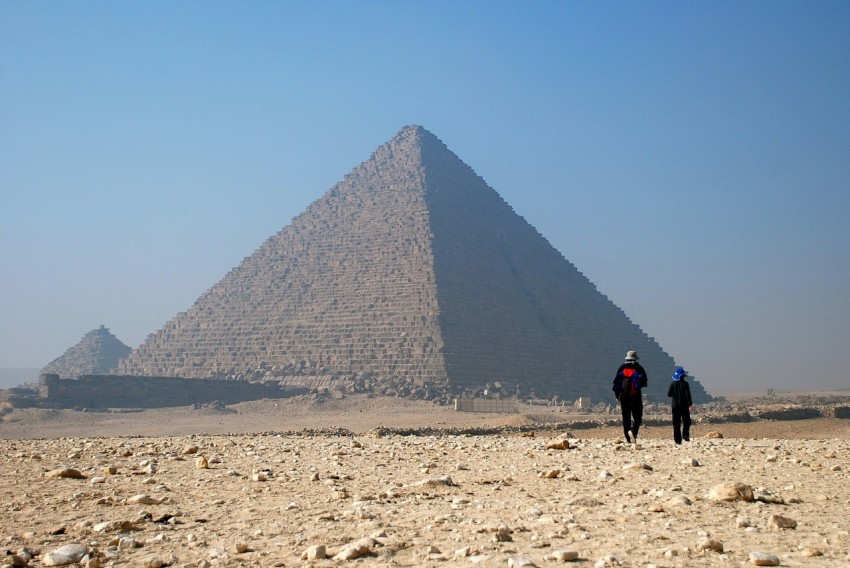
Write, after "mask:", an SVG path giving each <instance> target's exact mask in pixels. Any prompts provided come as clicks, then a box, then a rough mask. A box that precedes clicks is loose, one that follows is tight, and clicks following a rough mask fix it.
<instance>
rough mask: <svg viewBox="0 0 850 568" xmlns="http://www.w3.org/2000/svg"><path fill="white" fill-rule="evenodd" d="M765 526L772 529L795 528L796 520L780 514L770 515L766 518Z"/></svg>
mask: <svg viewBox="0 0 850 568" xmlns="http://www.w3.org/2000/svg"><path fill="white" fill-rule="evenodd" d="M767 527H768V528H769V529H773V530H782V529H796V528H797V521H795V520H794V519H791V518H789V517H783V516H782V515H771V516H770V518H769V519H768V520H767Z"/></svg>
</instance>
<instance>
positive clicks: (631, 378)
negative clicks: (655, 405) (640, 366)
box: [620, 367, 640, 396]
mask: <svg viewBox="0 0 850 568" xmlns="http://www.w3.org/2000/svg"><path fill="white" fill-rule="evenodd" d="M639 380H640V373H639V372H638V370H637V369H632V368H630V367H626V368H625V369H623V377H622V380H621V382H620V396H635V395H636V394H637V393H638V392H640V391H639V388H640V383H639V382H638V381H639Z"/></svg>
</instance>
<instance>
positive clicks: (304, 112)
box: [0, 0, 850, 394]
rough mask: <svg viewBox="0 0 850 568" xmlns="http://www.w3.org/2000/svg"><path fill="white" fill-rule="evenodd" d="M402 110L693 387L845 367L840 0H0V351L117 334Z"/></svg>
mask: <svg viewBox="0 0 850 568" xmlns="http://www.w3.org/2000/svg"><path fill="white" fill-rule="evenodd" d="M407 124H420V125H422V126H424V127H425V128H426V129H428V130H430V131H431V132H433V133H434V134H435V135H436V136H437V137H438V138H440V139H441V140H442V141H443V142H445V144H446V145H447V146H448V147H449V148H450V149H451V150H452V151H453V152H455V153H456V154H457V155H458V156H459V157H460V158H461V159H462V160H463V161H464V162H466V163H467V164H468V165H470V166H471V167H472V168H473V169H474V170H475V171H476V172H477V173H478V174H479V175H481V177H483V178H484V180H486V181H487V183H488V184H489V185H490V186H491V187H493V188H494V189H495V190H496V191H498V192H499V193H500V194H501V195H502V197H504V199H505V200H506V201H507V202H508V203H510V204H511V205H512V206H513V207H514V209H515V210H516V211H517V212H518V213H519V214H520V215H522V216H523V217H525V219H527V220H528V221H529V222H530V223H531V224H532V225H534V226H535V227H536V228H537V229H538V230H539V231H540V233H541V234H542V235H543V236H544V237H546V238H547V239H548V240H549V241H550V242H551V243H552V244H553V245H554V246H555V247H556V248H557V249H558V250H560V251H561V252H562V253H563V254H564V256H565V257H566V258H567V259H569V260H570V261H572V262H573V263H574V264H575V265H576V266H577V267H578V268H579V270H581V271H582V272H584V274H585V275H587V276H588V277H589V278H590V279H591V280H592V281H593V282H594V283H595V284H596V285H597V287H598V288H599V290H600V291H601V292H602V293H604V294H606V295H607V296H608V297H609V298H611V300H612V301H614V303H616V304H617V305H618V306H620V307H621V308H623V309H624V310H625V312H626V313H627V314H628V315H629V316H630V317H631V318H632V320H633V321H634V322H635V323H637V324H638V325H640V326H641V327H642V328H643V329H644V330H645V331H646V332H647V333H648V334H649V335H651V336H653V337H655V338H656V339H657V340H658V342H659V343H660V344H661V346H662V348H664V349H665V350H666V351H667V352H668V353H670V354H671V355H672V356H673V357H674V358H675V359H676V361H677V362H678V363H679V364H682V365H684V366H685V367H686V368H688V369H689V370H690V371H691V372H692V373H693V374H694V375H695V376H696V377H697V378H698V379H699V380H700V381H701V382H702V383H703V384H704V385H705V387H706V388H707V389H708V390H709V392H713V393H715V394H717V393H722V392H724V391H730V390H750V389H754V390H761V389H766V388H771V387H772V388H776V389H793V390H805V389H812V388H836V387H839V388H840V387H850V379H848V376H847V374H846V372H845V370H844V369H845V366H846V362H845V361H844V359H845V358H846V357H847V353H846V352H847V351H848V348H850V229H848V219H850V2H847V1H845V0H841V1H835V2H832V1H818V2H803V1H797V2H783V1H770V2H760V1H748V2H720V1H718V2H690V1H686V2H679V1H676V2H665V1H650V2H604V1H602V2H562V1H559V2H545V1H541V2H525V1H517V2H500V1H493V0H486V1H480V2H478V1H467V2H454V1H452V2H434V1H427V2H342V1H340V2H321V1H316V2H283V1H280V2H212V1H204V2H190V1H181V2H172V1H167V2H156V1H149V0H146V1H144V2H106V1H103V2H84V1H73V2H67V1H56V0H51V1H44V2H42V1H17V0H6V1H4V2H0V367H42V366H44V365H45V364H47V363H48V362H50V361H51V360H52V359H54V358H56V357H58V356H59V355H61V354H62V353H63V352H64V351H65V350H66V349H67V348H68V347H71V346H72V345H74V344H76V343H77V342H78V341H79V340H80V339H81V338H82V336H83V335H84V334H85V333H86V332H88V331H90V330H92V329H94V328H96V327H98V326H99V325H101V324H103V325H106V326H107V327H108V328H110V330H111V331H112V332H113V333H114V334H115V335H116V336H117V337H118V338H119V339H121V340H122V341H123V342H124V343H126V344H128V345H130V346H131V347H136V346H138V345H139V344H141V343H142V341H144V339H145V338H146V337H147V335H148V334H150V333H153V332H154V331H156V330H157V329H159V328H160V327H161V326H162V325H163V324H164V323H165V322H166V321H168V320H169V319H171V318H172V317H173V316H174V315H175V314H176V313H177V312H179V311H183V310H185V309H187V308H188V307H189V306H191V305H192V303H193V302H194V301H195V300H196V299H197V297H198V296H199V295H200V294H201V293H203V292H204V291H205V290H206V289H207V288H209V287H210V286H212V285H213V284H214V283H215V282H217V281H218V280H219V279H220V278H221V277H223V276H224V274H225V273H226V272H227V271H228V270H230V269H231V268H233V267H234V266H236V265H237V264H238V263H239V262H240V261H241V260H242V258H243V257H245V256H248V255H249V254H251V253H252V252H253V251H254V250H255V249H256V248H257V247H258V246H259V245H260V244H261V243H262V242H263V241H264V240H265V239H266V238H267V237H269V236H270V235H272V234H273V233H275V232H277V231H278V230H280V229H281V228H282V227H283V226H285V225H287V224H289V222H290V221H291V219H292V218H293V217H294V216H296V215H297V214H299V213H300V212H301V211H303V210H304V208H305V207H306V206H307V205H308V204H309V203H310V202H312V201H314V200H315V199H317V198H318V197H320V196H321V195H322V194H323V193H324V192H325V191H327V190H328V189H329V188H330V187H331V186H332V185H333V184H334V183H335V182H337V181H339V180H340V179H342V177H343V176H344V175H345V174H346V173H347V172H348V171H349V170H351V169H352V168H353V167H355V166H357V165H358V164H359V163H361V162H362V161H364V160H366V159H368V158H369V155H370V154H371V152H372V151H373V150H374V149H375V148H376V147H377V146H379V145H380V144H382V143H384V142H386V141H387V140H388V139H390V138H391V137H392V136H393V135H394V134H395V133H396V131H398V130H399V129H400V128H401V127H402V126H404V125H407ZM620 362H621V361H619V360H617V361H612V362H611V365H612V372H613V369H614V368H615V367H616V365H618V364H619V363H620ZM648 371H649V373H650V379H652V378H653V375H652V369H649V370H648ZM600 380H603V381H606V382H607V381H609V380H610V378H609V377H607V376H606V377H600ZM657 380H663V381H665V382H666V381H667V380H669V377H657Z"/></svg>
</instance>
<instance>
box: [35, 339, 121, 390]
mask: <svg viewBox="0 0 850 568" xmlns="http://www.w3.org/2000/svg"><path fill="white" fill-rule="evenodd" d="M130 351H131V349H130V348H129V347H128V346H127V345H124V343H122V342H121V341H120V340H119V339H118V338H117V337H115V336H114V335H112V333H110V331H109V330H108V329H107V328H106V327H104V326H100V327H99V328H97V329H93V330H91V331H90V332H88V333H87V334H85V335H84V336H83V338H82V339H81V340H80V341H79V343H77V344H76V345H74V346H73V347H71V348H70V349H68V350H67V351H65V353H63V354H62V356H61V357H57V358H56V359H54V360H53V361H51V362H50V363H48V364H47V366H46V367H44V368H43V369H42V370H41V373H42V374H44V373H54V374H57V375H59V377H60V378H63V379H70V378H77V377H81V376H83V375H102V374H105V373H108V372H110V371H112V370H113V369H115V367H116V365H117V364H118V361H119V360H121V359H122V358H124V357H127V355H129V354H130Z"/></svg>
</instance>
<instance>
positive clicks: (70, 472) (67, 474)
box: [43, 467, 86, 479]
mask: <svg viewBox="0 0 850 568" xmlns="http://www.w3.org/2000/svg"><path fill="white" fill-rule="evenodd" d="M43 475H44V477H45V478H47V479H85V478H86V476H85V475H83V474H82V473H80V472H79V471H78V470H76V469H72V468H70V467H68V468H64V469H52V470H50V471H47V472H45V473H44V474H43Z"/></svg>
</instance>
